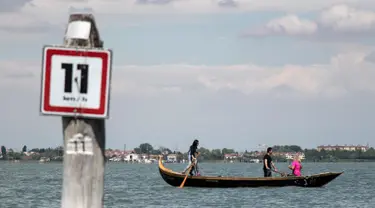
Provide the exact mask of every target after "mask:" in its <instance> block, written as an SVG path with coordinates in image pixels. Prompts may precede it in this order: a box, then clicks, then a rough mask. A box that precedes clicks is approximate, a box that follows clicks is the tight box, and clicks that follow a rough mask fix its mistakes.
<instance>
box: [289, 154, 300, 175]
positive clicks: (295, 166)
mask: <svg viewBox="0 0 375 208" xmlns="http://www.w3.org/2000/svg"><path fill="white" fill-rule="evenodd" d="M288 168H289V169H291V170H292V171H293V175H294V176H301V169H302V165H301V157H300V156H299V155H298V154H296V155H294V157H293V162H292V164H290V165H289V166H288Z"/></svg>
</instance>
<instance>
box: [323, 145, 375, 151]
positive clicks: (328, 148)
mask: <svg viewBox="0 0 375 208" xmlns="http://www.w3.org/2000/svg"><path fill="white" fill-rule="evenodd" d="M316 149H317V150H318V151H322V150H325V151H333V150H341V151H359V150H360V151H362V152H366V151H367V150H368V149H370V147H369V145H366V146H363V145H321V146H318V147H317V148H316Z"/></svg>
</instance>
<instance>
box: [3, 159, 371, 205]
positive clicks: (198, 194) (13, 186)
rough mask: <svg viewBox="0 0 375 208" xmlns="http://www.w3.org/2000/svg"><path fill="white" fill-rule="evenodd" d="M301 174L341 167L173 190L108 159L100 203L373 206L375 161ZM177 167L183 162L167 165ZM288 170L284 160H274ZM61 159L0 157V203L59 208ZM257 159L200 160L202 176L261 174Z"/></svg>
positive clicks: (150, 168) (143, 168) (149, 169)
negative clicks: (254, 182)
mask: <svg viewBox="0 0 375 208" xmlns="http://www.w3.org/2000/svg"><path fill="white" fill-rule="evenodd" d="M303 165H304V169H303V170H304V172H303V174H304V175H307V174H314V173H319V172H327V171H344V174H343V175H341V176H340V177H338V178H336V179H335V180H334V181H332V182H331V183H329V184H328V185H327V186H325V187H324V188H299V187H284V188H238V189H202V188H200V189H197V188H188V187H185V188H184V189H178V188H175V187H171V186H169V185H168V184H166V183H165V182H164V181H163V180H162V178H161V177H160V175H159V172H158V168H157V164H124V163H107V164H106V176H105V202H104V204H105V207H106V208H120V207H139V208H146V207H150V208H151V207H171V208H173V207H199V208H202V207H234V208H239V207H249V208H252V207H262V208H268V207H269V208H271V207H272V208H275V207H276V208H286V207H291V208H292V207H309V208H313V207H314V208H318V207H319V208H330V207H335V208H336V207H345V208H346V207H348V208H355V207H358V208H375V180H374V179H375V163H304V164H303ZM166 166H167V167H170V168H171V169H173V170H178V171H180V170H182V169H183V168H184V167H185V164H166ZM277 167H278V168H279V169H280V170H281V171H287V168H286V167H287V163H278V164H277ZM62 169H63V166H62V163H47V164H39V163H30V162H28V163H22V162H20V163H9V162H0V208H58V207H60V197H61V186H62ZM261 169H262V167H261V164H248V163H226V164H223V163H201V164H200V170H201V172H202V175H223V176H225V175H233V176H261V175H262V170H261Z"/></svg>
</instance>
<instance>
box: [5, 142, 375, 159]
mask: <svg viewBox="0 0 375 208" xmlns="http://www.w3.org/2000/svg"><path fill="white" fill-rule="evenodd" d="M272 148H273V152H275V153H276V152H277V153H286V152H302V153H304V154H305V161H314V162H324V161H326V162H330V161H331V162H334V161H345V160H350V161H353V160H355V161H373V160H375V150H374V148H370V149H369V150H367V151H365V152H363V151H360V150H357V151H342V150H334V151H325V150H321V151H318V150H316V149H302V148H301V147H300V146H298V145H275V146H273V147H272ZM186 149H188V147H187V148H186ZM108 150H111V149H108ZM134 151H135V153H137V154H150V155H168V154H177V159H178V160H182V159H187V151H186V152H180V151H172V150H171V149H169V148H167V147H159V148H154V147H153V146H152V145H151V144H149V143H142V144H140V145H139V146H138V147H136V148H134ZM264 151H265V150H263V151H262V152H258V151H245V152H244V153H243V154H241V156H242V157H239V158H238V160H241V161H242V160H247V159H262V157H263V154H264ZM26 152H35V153H38V154H31V155H30V156H27V154H25V153H26ZM198 152H200V153H201V154H200V157H199V160H224V156H225V155H226V154H238V151H236V150H234V149H230V148H223V149H207V148H204V147H200V148H199V149H198ZM63 155H64V149H63V147H62V146H60V147H57V148H33V149H30V150H29V151H28V149H27V146H26V145H24V146H23V147H22V151H21V152H16V151H14V150H12V149H9V150H8V151H7V149H6V147H5V146H1V159H3V160H8V159H17V160H20V159H28V160H39V159H40V158H41V157H47V158H50V159H51V160H62V158H63ZM273 157H274V158H275V159H276V160H277V161H286V159H285V157H284V156H278V155H277V154H275V155H274V156H273Z"/></svg>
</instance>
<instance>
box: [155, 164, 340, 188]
mask: <svg viewBox="0 0 375 208" xmlns="http://www.w3.org/2000/svg"><path fill="white" fill-rule="evenodd" d="M159 172H160V175H161V177H162V178H163V180H164V181H165V182H166V183H167V184H169V185H171V186H180V185H181V183H182V182H183V180H184V178H185V175H184V174H181V173H177V172H174V171H172V170H169V169H167V168H165V167H164V166H163V164H162V163H161V161H160V162H159ZM342 173H343V172H338V173H332V172H329V173H321V174H316V175H311V176H304V177H296V176H287V177H267V178H264V177H258V178H245V177H221V176H188V178H187V180H186V182H185V185H184V186H185V187H201V188H240V187H253V188H256V187H285V186H298V187H323V186H324V185H326V184H328V183H329V182H331V181H332V180H334V179H335V178H337V177H338V176H340V175H341V174H342Z"/></svg>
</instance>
